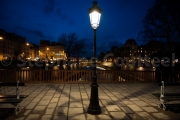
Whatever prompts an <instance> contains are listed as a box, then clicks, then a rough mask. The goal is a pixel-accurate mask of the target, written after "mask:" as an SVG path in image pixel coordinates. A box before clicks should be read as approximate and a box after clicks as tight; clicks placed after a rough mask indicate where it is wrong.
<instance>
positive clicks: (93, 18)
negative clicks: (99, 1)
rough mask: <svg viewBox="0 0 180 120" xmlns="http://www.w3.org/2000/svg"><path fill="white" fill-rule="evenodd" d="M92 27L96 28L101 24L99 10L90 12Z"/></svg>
mask: <svg viewBox="0 0 180 120" xmlns="http://www.w3.org/2000/svg"><path fill="white" fill-rule="evenodd" d="M89 16H90V22H91V26H92V28H94V29H96V28H97V27H98V26H99V22H100V17H101V14H100V13H98V12H96V11H95V12H92V13H90V14H89Z"/></svg>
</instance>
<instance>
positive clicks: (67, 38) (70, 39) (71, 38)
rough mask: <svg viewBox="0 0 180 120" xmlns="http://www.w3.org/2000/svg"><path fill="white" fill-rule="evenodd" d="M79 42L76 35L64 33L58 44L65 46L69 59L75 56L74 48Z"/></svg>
mask: <svg viewBox="0 0 180 120" xmlns="http://www.w3.org/2000/svg"><path fill="white" fill-rule="evenodd" d="M77 40H78V37H77V35H76V33H69V34H66V33H63V34H61V35H60V36H59V38H58V42H59V43H61V44H63V45H64V49H65V52H66V55H67V57H71V55H72V54H73V47H74V44H75V42H76V41H77Z"/></svg>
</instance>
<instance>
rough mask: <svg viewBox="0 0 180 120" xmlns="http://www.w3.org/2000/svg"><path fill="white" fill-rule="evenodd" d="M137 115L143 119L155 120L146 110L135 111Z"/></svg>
mask: <svg viewBox="0 0 180 120" xmlns="http://www.w3.org/2000/svg"><path fill="white" fill-rule="evenodd" d="M137 114H138V115H139V116H141V117H142V119H144V120H155V119H154V118H153V117H152V116H150V115H149V114H148V113H147V112H137Z"/></svg>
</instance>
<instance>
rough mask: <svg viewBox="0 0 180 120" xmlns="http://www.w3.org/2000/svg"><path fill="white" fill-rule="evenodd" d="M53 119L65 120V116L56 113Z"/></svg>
mask: <svg viewBox="0 0 180 120" xmlns="http://www.w3.org/2000/svg"><path fill="white" fill-rule="evenodd" d="M53 120H67V116H65V115H56V116H54V119H53Z"/></svg>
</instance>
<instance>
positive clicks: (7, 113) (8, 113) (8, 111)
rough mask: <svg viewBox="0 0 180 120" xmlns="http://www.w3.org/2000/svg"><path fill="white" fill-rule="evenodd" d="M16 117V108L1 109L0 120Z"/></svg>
mask: <svg viewBox="0 0 180 120" xmlns="http://www.w3.org/2000/svg"><path fill="white" fill-rule="evenodd" d="M12 115H14V108H0V119H1V120H6V119H7V118H8V117H9V116H12Z"/></svg>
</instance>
